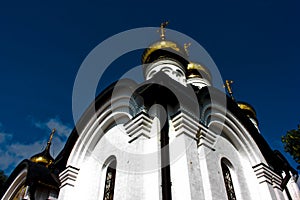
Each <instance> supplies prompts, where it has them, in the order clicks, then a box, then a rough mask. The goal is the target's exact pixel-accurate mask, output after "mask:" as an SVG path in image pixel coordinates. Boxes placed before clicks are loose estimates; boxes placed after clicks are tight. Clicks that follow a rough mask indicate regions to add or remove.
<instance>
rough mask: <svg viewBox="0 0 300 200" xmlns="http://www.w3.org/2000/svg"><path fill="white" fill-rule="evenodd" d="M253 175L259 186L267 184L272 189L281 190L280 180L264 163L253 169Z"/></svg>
mask: <svg viewBox="0 0 300 200" xmlns="http://www.w3.org/2000/svg"><path fill="white" fill-rule="evenodd" d="M253 170H254V173H255V175H256V177H257V179H258V181H259V183H260V184H262V183H268V184H270V185H272V186H273V188H277V189H280V190H282V189H281V187H280V184H281V182H282V178H281V177H280V176H279V175H278V174H276V173H275V172H274V171H273V170H272V169H270V168H269V167H268V166H267V165H265V164H264V163H260V164H258V165H255V166H254V167H253Z"/></svg>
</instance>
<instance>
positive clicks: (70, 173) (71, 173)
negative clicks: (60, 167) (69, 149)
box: [59, 165, 79, 188]
mask: <svg viewBox="0 0 300 200" xmlns="http://www.w3.org/2000/svg"><path fill="white" fill-rule="evenodd" d="M78 172H79V169H78V168H75V167H73V166H70V165H69V166H68V167H67V168H66V169H65V170H64V171H62V172H61V173H60V174H59V180H60V183H61V186H60V188H62V187H64V186H66V185H69V186H71V187H74V185H75V181H76V179H77V175H78Z"/></svg>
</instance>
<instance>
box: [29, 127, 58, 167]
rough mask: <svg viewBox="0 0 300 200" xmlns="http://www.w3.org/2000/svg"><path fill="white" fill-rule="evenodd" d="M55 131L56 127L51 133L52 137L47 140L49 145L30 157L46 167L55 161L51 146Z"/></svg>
mask: <svg viewBox="0 0 300 200" xmlns="http://www.w3.org/2000/svg"><path fill="white" fill-rule="evenodd" d="M54 133H55V129H53V130H52V132H51V134H50V138H49V140H48V142H47V146H46V148H45V150H44V151H42V152H41V153H38V154H36V155H34V156H32V157H31V158H30V160H31V161H32V162H35V163H39V164H42V165H44V166H46V167H49V166H50V165H51V164H52V163H53V162H54V159H53V157H52V156H51V155H50V146H51V141H52V138H53V134H54Z"/></svg>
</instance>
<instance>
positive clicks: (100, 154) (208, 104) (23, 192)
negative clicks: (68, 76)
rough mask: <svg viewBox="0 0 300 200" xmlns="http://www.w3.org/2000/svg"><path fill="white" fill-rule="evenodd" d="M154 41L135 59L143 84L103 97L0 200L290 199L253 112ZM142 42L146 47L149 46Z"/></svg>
mask: <svg viewBox="0 0 300 200" xmlns="http://www.w3.org/2000/svg"><path fill="white" fill-rule="evenodd" d="M166 25H167V23H162V24H161V26H160V39H159V40H158V41H156V42H154V43H152V44H151V45H149V47H148V48H146V49H145V50H144V52H143V54H142V55H141V61H142V64H143V75H144V78H145V80H144V82H143V83H139V84H138V83H136V82H135V81H133V80H130V79H121V80H118V81H117V82H115V83H113V84H111V85H110V86H108V87H107V88H106V89H105V90H103V91H102V92H101V93H100V94H99V95H98V96H97V97H96V99H95V100H94V102H93V103H92V104H91V105H90V106H89V108H88V109H87V110H86V111H85V113H84V114H83V115H82V116H81V118H80V120H79V121H78V122H77V124H76V127H75V128H74V129H73V131H72V132H71V134H70V136H69V138H68V140H67V142H66V144H65V146H64V148H63V149H62V151H61V152H60V153H59V154H58V156H57V157H56V158H53V157H52V156H51V155H50V147H51V140H52V137H53V134H54V132H55V130H53V131H52V132H51V134H50V138H49V141H48V143H47V146H46V148H45V149H44V151H42V152H41V153H38V154H36V155H33V156H32V157H31V158H28V159H25V160H23V161H22V162H20V164H19V165H18V166H17V167H16V168H15V169H14V170H13V172H12V173H11V175H10V176H9V178H8V180H7V182H6V184H5V186H4V187H3V189H2V191H1V193H0V195H1V196H0V197H1V199H2V200H17V199H30V200H44V199H49V200H54V199H58V200H67V199H68V200H69V199H90V200H113V199H114V200H155V199H157V200H158V199H161V200H171V199H173V200H192V199H193V200H195V199H205V200H208V199H218V200H220V199H221V200H223V199H228V200H235V199H244V200H251V199H252V200H258V199H263V200H275V199H276V200H296V199H300V192H299V188H298V185H297V184H296V182H297V179H298V172H297V171H296V170H295V169H293V168H292V167H291V166H290V164H289V163H288V161H287V160H286V159H285V158H284V156H283V155H282V154H281V153H280V152H279V151H277V150H273V149H271V147H270V146H269V145H268V143H267V142H266V140H265V139H264V137H263V133H260V130H259V123H258V120H257V117H256V112H255V109H254V108H253V107H252V106H251V105H250V104H249V103H246V102H239V101H236V100H235V99H234V98H233V95H232V90H231V83H232V82H231V81H226V82H225V84H224V86H225V87H226V89H227V94H226V93H224V92H223V91H220V90H219V89H217V88H215V87H213V86H212V80H213V79H214V77H213V75H212V73H211V72H210V70H209V69H208V68H207V67H206V66H204V65H203V64H201V63H197V62H193V60H190V58H189V55H188V51H187V46H188V45H180V44H178V43H176V42H174V41H171V40H168V39H167V36H166V32H165V30H166V29H165V28H166ZM150 42H151V41H150Z"/></svg>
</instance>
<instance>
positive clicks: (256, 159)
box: [201, 104, 266, 166]
mask: <svg viewBox="0 0 300 200" xmlns="http://www.w3.org/2000/svg"><path fill="white" fill-rule="evenodd" d="M212 107H213V112H212ZM201 118H202V120H203V123H204V124H205V125H206V126H208V128H209V129H210V130H212V131H214V130H216V131H220V133H221V135H220V136H221V137H224V138H225V139H227V140H228V141H229V142H230V143H231V144H232V145H233V146H234V148H236V150H237V151H239V152H240V153H241V154H244V155H245V156H246V157H247V158H248V160H249V161H250V163H251V165H252V166H255V165H256V164H258V163H261V162H264V163H266V160H265V158H264V156H263V155H262V153H261V152H260V149H259V148H258V146H257V144H256V143H255V141H254V139H253V138H252V136H251V134H250V133H249V132H248V130H247V129H246V128H245V126H244V125H243V124H241V122H240V121H239V120H238V119H237V118H236V117H235V116H234V115H233V114H232V113H231V112H230V111H229V110H226V109H224V108H223V107H221V106H220V105H216V104H214V105H212V104H206V105H205V106H203V109H202V112H201Z"/></svg>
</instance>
